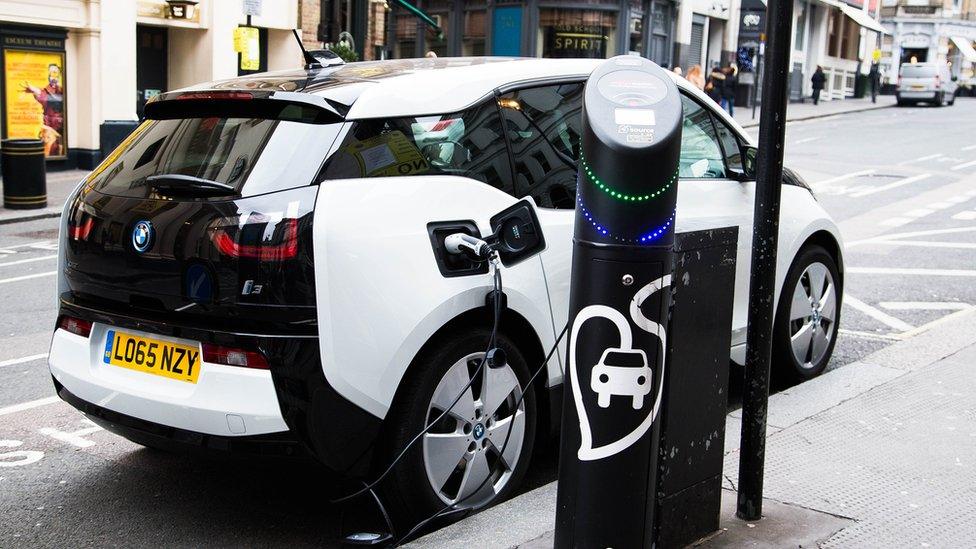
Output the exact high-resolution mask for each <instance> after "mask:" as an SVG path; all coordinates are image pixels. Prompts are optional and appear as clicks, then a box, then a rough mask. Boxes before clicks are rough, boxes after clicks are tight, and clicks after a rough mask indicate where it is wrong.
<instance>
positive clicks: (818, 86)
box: [810, 65, 827, 105]
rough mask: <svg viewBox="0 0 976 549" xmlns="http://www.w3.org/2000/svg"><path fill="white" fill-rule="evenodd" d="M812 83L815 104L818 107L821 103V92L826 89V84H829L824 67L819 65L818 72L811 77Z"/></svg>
mask: <svg viewBox="0 0 976 549" xmlns="http://www.w3.org/2000/svg"><path fill="white" fill-rule="evenodd" d="M810 82H812V83H813V104H814V105H817V104H819V103H820V90H822V89H823V88H824V83H826V82H827V75H826V74H824V71H823V67H821V66H820V65H817V70H815V71H814V72H813V76H811V77H810Z"/></svg>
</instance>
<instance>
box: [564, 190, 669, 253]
mask: <svg viewBox="0 0 976 549" xmlns="http://www.w3.org/2000/svg"><path fill="white" fill-rule="evenodd" d="M576 203H577V204H579V211H580V213H581V214H583V217H584V218H585V219H586V220H587V221H589V222H590V224H591V225H593V228H594V229H596V230H597V232H598V233H600V234H602V235H604V236H608V237H610V238H612V239H614V240H616V241H617V242H624V243H626V244H650V243H652V242H654V241H656V240H658V239H660V238H661V237H662V236H664V235H665V233H667V232H668V229H670V228H671V225H672V224H673V223H674V215H675V212H671V217H669V218H668V219H667V221H665V222H664V224H663V225H661V226H660V227H656V228H655V229H653V230H650V231H648V232H646V233H643V234H640V235H638V236H636V237H634V238H626V237H622V236H619V235H615V234H613V233H612V232H610V230H609V229H607V228H605V227H604V226H603V224H601V223H599V222H598V221H597V220H595V219H593V214H591V213H590V211H589V210H587V209H586V206H584V205H583V198H582V197H581V196H579V195H577V196H576Z"/></svg>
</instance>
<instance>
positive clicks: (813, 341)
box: [773, 246, 842, 382]
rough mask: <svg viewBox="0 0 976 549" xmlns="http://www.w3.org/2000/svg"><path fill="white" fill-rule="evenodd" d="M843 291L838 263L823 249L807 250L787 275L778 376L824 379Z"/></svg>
mask: <svg viewBox="0 0 976 549" xmlns="http://www.w3.org/2000/svg"><path fill="white" fill-rule="evenodd" d="M841 292H842V287H841V284H840V274H839V273H838V271H837V263H836V261H835V260H834V258H833V257H832V256H831V255H830V254H829V253H828V252H827V250H825V249H824V248H822V247H820V246H809V247H806V248H804V249H803V250H802V251H801V252H800V254H799V255H797V257H796V259H794V260H793V264H792V265H791V266H790V271H789V273H787V275H786V281H785V283H784V284H783V290H782V293H781V295H780V299H779V307H778V308H777V313H776V325H775V329H774V333H773V344H774V346H775V349H776V357H777V358H778V362H779V364H778V366H777V368H776V373H777V375H778V376H779V377H782V378H785V379H786V380H789V381H793V382H799V381H806V380H808V379H811V378H814V377H816V376H818V375H820V374H821V373H822V372H823V371H824V368H826V367H827V362H829V361H830V355H831V353H832V352H833V350H834V343H836V341H837V327H838V324H839V320H840V303H841V301H840V296H841Z"/></svg>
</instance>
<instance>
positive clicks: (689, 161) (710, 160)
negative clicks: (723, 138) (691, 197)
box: [678, 94, 727, 179]
mask: <svg viewBox="0 0 976 549" xmlns="http://www.w3.org/2000/svg"><path fill="white" fill-rule="evenodd" d="M681 107H682V110H683V111H684V117H683V119H682V127H681V157H680V159H679V161H678V176H679V177H682V178H691V179H724V178H725V177H727V174H726V173H725V172H726V170H725V158H724V156H723V154H722V147H721V146H720V145H719V141H718V136H716V135H715V126H714V125H712V116H711V114H709V112H708V110H706V109H705V108H704V107H702V106H701V105H699V104H698V103H697V102H696V101H695V100H693V99H691V98H689V97H688V96H686V95H684V94H682V95H681Z"/></svg>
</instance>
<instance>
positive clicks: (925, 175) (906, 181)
mask: <svg viewBox="0 0 976 549" xmlns="http://www.w3.org/2000/svg"><path fill="white" fill-rule="evenodd" d="M929 177H932V174H930V173H920V174H918V175H913V176H911V177H906V178H905V179H899V180H898V181H892V182H891V183H888V184H887V185H881V186H880V187H875V188H873V189H869V190H864V191H861V192H859V193H854V194H852V195H851V198H861V197H862V196H868V195H871V194H875V193H880V192H884V191H888V190H891V189H895V188H897V187H901V186H903V185H908V184H911V183H917V182H919V181H922V180H923V179H928V178H929Z"/></svg>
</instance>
